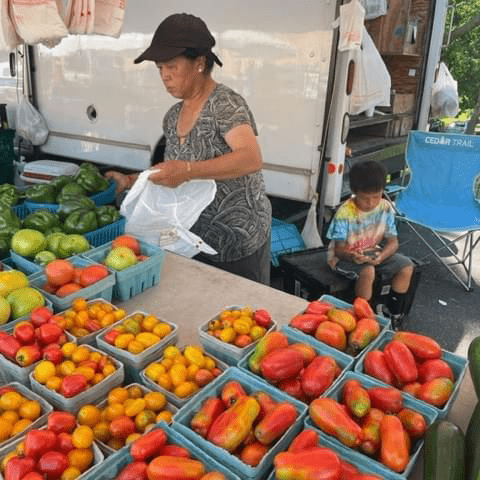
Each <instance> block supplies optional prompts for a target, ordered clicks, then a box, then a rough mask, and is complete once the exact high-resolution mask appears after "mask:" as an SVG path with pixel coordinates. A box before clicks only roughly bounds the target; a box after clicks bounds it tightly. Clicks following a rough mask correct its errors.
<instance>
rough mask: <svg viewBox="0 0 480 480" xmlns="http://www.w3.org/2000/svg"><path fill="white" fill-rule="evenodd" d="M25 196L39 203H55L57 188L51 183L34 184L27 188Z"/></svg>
mask: <svg viewBox="0 0 480 480" xmlns="http://www.w3.org/2000/svg"><path fill="white" fill-rule="evenodd" d="M25 198H26V199H27V200H30V201H32V202H38V203H55V202H56V195H55V188H54V187H53V186H52V185H50V184H49V183H47V184H43V183H40V184H38V185H32V186H31V187H29V188H27V189H26V190H25Z"/></svg>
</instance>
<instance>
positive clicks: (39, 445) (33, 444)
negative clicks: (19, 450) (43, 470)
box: [24, 430, 57, 458]
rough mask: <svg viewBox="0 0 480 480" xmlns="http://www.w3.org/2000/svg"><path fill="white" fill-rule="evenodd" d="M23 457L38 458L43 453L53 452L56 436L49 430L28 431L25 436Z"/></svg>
mask: <svg viewBox="0 0 480 480" xmlns="http://www.w3.org/2000/svg"><path fill="white" fill-rule="evenodd" d="M24 442H25V455H26V456H27V457H31V458H39V457H40V456H42V455H43V454H44V453H45V452H48V451H49V450H53V449H54V448H55V446H56V443H57V436H56V435H55V433H54V432H53V431H51V430H30V432H28V433H27V435H26V436H25V440H24Z"/></svg>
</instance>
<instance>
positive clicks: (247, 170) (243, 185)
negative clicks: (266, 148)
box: [107, 13, 271, 285]
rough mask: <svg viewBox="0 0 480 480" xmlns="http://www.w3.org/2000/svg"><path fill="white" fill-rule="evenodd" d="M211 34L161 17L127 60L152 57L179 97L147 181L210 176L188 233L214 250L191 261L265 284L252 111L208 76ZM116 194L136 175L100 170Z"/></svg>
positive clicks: (265, 212)
mask: <svg viewBox="0 0 480 480" xmlns="http://www.w3.org/2000/svg"><path fill="white" fill-rule="evenodd" d="M214 45H215V39H214V38H213V36H212V35H211V33H210V32H209V30H208V28H207V26H206V25H205V23H204V22H203V20H201V19H200V18H198V17H195V16H193V15H189V14H186V13H182V14H174V15H171V16H169V17H167V18H166V19H165V20H164V21H163V22H162V23H161V24H160V25H159V27H158V28H157V30H156V31H155V34H154V36H153V39H152V43H151V45H150V46H149V47H148V48H147V49H146V50H145V52H143V53H142V54H141V55H140V56H139V57H138V58H137V59H136V60H135V63H139V62H142V61H144V60H150V61H153V62H155V65H156V66H157V68H158V69H159V72H160V76H161V78H162V81H163V83H164V85H165V88H166V89H167V91H168V93H170V95H172V96H173V97H175V98H178V99H180V100H181V101H180V102H179V103H176V104H175V105H173V106H172V107H171V108H170V110H169V111H168V112H167V114H166V115H165V117H164V120H163V133H164V135H165V141H166V146H165V160H166V161H165V162H163V163H161V164H158V165H156V170H155V172H154V173H152V174H151V175H150V177H149V178H150V180H151V181H152V182H154V183H155V184H157V185H164V186H167V187H176V186H178V185H180V184H181V183H183V182H185V181H188V180H191V179H214V180H215V181H216V183H217V193H216V196H215V198H214V200H213V201H212V203H211V204H210V205H209V206H208V207H207V208H206V209H205V210H204V211H203V212H202V213H201V215H200V217H199V219H198V221H197V222H196V223H195V225H194V226H193V227H192V228H191V231H192V232H193V233H195V234H197V235H198V236H200V237H201V238H202V239H203V240H204V241H205V242H206V243H207V244H209V245H210V246H211V247H212V248H214V249H215V250H216V251H217V252H218V253H217V254H216V255H213V256H211V255H205V254H199V255H197V256H196V257H195V258H196V259H198V260H201V261H204V262H206V263H210V264H212V265H215V266H217V267H219V268H222V269H224V270H227V271H229V272H232V273H236V274H238V275H242V276H244V277H246V278H250V279H252V280H255V281H258V282H261V283H265V284H267V285H268V284H269V281H270V226H271V205H270V202H269V200H268V198H267V196H266V193H265V185H264V181H263V176H262V173H261V169H262V163H263V162H262V155H261V152H260V148H259V145H258V143H257V140H256V135H257V130H256V125H255V120H254V118H253V115H252V113H251V111H250V109H249V107H248V105H247V103H246V102H245V100H244V99H243V98H242V97H241V96H240V95H238V94H237V93H235V92H234V91H233V90H231V89H230V88H228V87H226V86H225V85H222V84H218V83H216V82H215V80H214V79H213V78H212V76H211V72H212V69H213V66H214V63H217V64H218V65H220V66H222V63H221V62H220V60H219V59H218V57H217V56H216V55H215V54H214V53H213V52H212V51H211V48H212V47H213V46H214ZM107 176H108V177H112V178H114V179H115V180H116V182H117V186H118V191H123V190H125V189H127V188H130V187H131V186H132V185H133V183H134V182H135V179H136V177H137V175H136V174H131V175H122V174H120V173H119V172H107Z"/></svg>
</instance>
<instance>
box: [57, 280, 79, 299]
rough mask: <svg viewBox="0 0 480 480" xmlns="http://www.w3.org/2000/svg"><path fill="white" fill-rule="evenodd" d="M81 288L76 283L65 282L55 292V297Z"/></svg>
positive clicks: (64, 295)
mask: <svg viewBox="0 0 480 480" xmlns="http://www.w3.org/2000/svg"><path fill="white" fill-rule="evenodd" d="M81 289H82V287H81V286H80V285H77V284H76V283H66V284H65V285H62V286H61V287H60V288H59V289H58V290H57V291H56V292H55V295H56V296H57V297H66V296H67V295H71V294H72V293H75V292H78V291H79V290H81Z"/></svg>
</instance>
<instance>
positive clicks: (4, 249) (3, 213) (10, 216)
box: [0, 203, 22, 257]
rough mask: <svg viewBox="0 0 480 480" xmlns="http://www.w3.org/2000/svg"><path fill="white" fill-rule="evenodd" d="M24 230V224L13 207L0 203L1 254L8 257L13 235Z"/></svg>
mask: <svg viewBox="0 0 480 480" xmlns="http://www.w3.org/2000/svg"><path fill="white" fill-rule="evenodd" d="M20 228H22V222H21V221H20V219H19V218H18V217H17V215H16V214H15V213H14V212H13V210H12V207H9V206H7V205H5V204H2V203H0V254H1V255H2V257H3V256H7V255H8V252H9V250H10V243H11V240H12V237H13V235H14V234H15V233H16V232H17V231H18V230H20Z"/></svg>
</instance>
